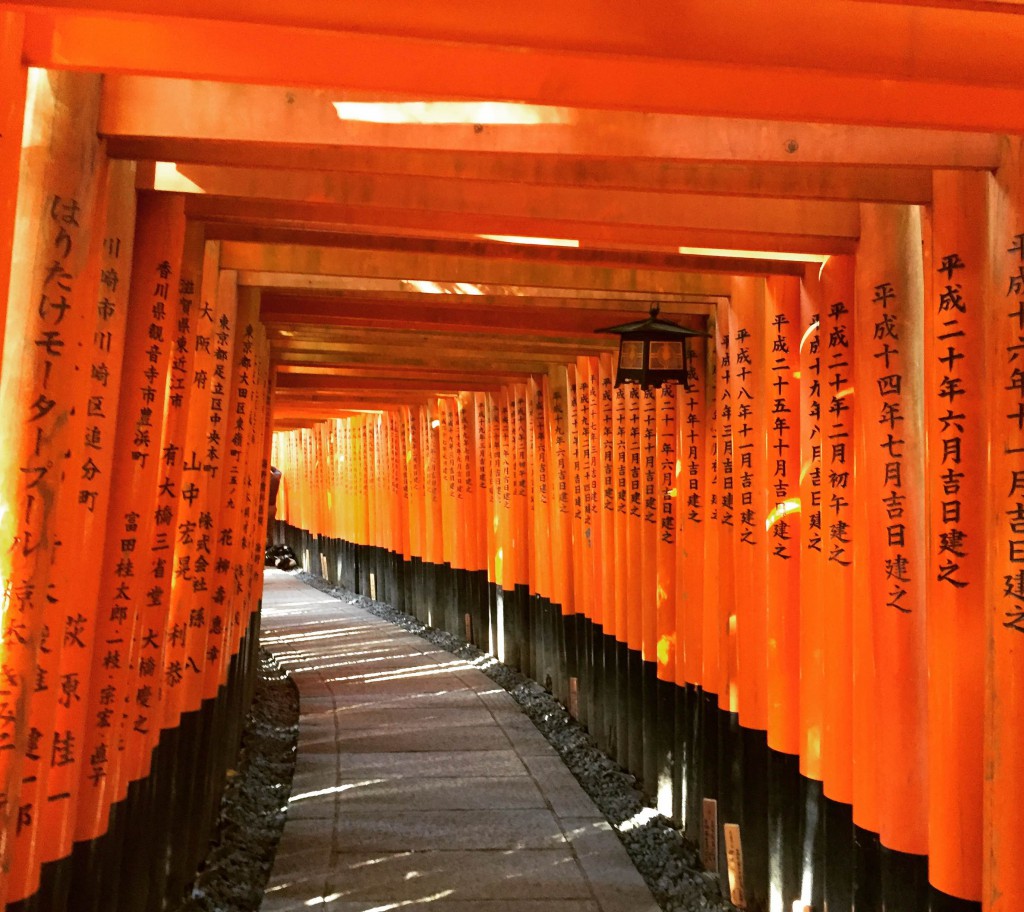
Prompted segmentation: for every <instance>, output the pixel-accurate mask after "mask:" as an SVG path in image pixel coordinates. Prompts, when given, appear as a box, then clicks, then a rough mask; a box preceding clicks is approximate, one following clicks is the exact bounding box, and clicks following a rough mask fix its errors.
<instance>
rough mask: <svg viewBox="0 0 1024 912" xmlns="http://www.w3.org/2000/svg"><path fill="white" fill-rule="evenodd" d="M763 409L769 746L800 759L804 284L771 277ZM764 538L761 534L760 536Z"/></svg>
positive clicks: (766, 302)
mask: <svg viewBox="0 0 1024 912" xmlns="http://www.w3.org/2000/svg"><path fill="white" fill-rule="evenodd" d="M763 332H764V336H765V338H764V344H763V346H762V351H763V353H764V354H763V358H764V363H763V366H762V370H763V375H764V387H763V389H764V408H765V428H766V434H767V444H768V447H767V451H768V452H767V457H766V464H765V465H766V471H765V473H764V485H765V489H766V493H767V498H768V499H767V507H768V515H767V516H766V518H765V522H764V525H765V536H766V538H767V541H768V566H767V577H766V579H767V582H766V586H765V591H766V595H767V601H768V617H767V625H766V631H767V638H766V643H767V665H768V689H767V718H766V721H767V726H768V745H769V747H772V748H774V749H775V750H778V751H782V752H783V753H786V754H798V753H799V752H800V731H799V730H800V570H801V550H802V549H801V538H800V519H801V517H800V512H799V508H800V506H801V504H800V430H801V411H800V385H801V365H800V338H801V336H802V335H803V328H802V326H801V321H800V283H799V282H798V281H797V280H796V279H789V278H781V277H772V278H769V279H768V281H767V285H766V289H765V319H764V326H763ZM758 531H759V532H760V530H758Z"/></svg>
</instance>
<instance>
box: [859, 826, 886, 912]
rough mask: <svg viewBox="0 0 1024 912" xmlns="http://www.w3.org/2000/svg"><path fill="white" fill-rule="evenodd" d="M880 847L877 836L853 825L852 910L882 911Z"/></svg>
mask: <svg viewBox="0 0 1024 912" xmlns="http://www.w3.org/2000/svg"><path fill="white" fill-rule="evenodd" d="M880 851H881V845H880V844H879V841H878V834H877V833H872V832H871V831H870V830H865V829H863V828H861V827H859V826H857V825H856V824H854V825H853V904H854V908H856V909H857V910H858V912H860V910H867V912H874V910H876V909H877V910H879V912H881V910H882V867H881V856H880Z"/></svg>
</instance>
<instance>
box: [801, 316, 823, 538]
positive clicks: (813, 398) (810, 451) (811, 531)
mask: <svg viewBox="0 0 1024 912" xmlns="http://www.w3.org/2000/svg"><path fill="white" fill-rule="evenodd" d="M820 348H821V326H820V324H819V322H818V314H812V315H811V317H810V320H809V322H808V325H807V327H806V329H805V330H804V334H803V338H802V339H801V341H800V374H801V378H800V379H801V393H802V395H801V413H802V417H803V421H801V425H800V426H801V444H802V449H801V456H802V460H801V462H802V465H801V475H802V477H803V479H804V481H803V483H802V484H801V489H800V497H801V503H802V513H803V516H804V522H805V528H806V535H805V537H804V539H803V545H804V548H805V549H806V550H807V551H814V552H816V553H818V554H821V553H822V547H821V542H822V526H821V449H822V445H821V401H822V400H821V350H820Z"/></svg>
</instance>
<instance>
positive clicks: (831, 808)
mask: <svg viewBox="0 0 1024 912" xmlns="http://www.w3.org/2000/svg"><path fill="white" fill-rule="evenodd" d="M274 540H275V541H284V542H285V543H286V544H288V545H289V546H290V547H291V548H292V549H293V550H294V551H295V552H296V554H298V555H300V557H301V556H303V553H304V552H303V550H302V549H306V550H307V551H308V553H309V554H310V564H309V566H307V568H306V569H307V570H309V571H310V572H312V573H315V574H319V573H320V572H321V566H320V563H319V554H321V553H323V554H325V555H326V556H327V560H328V570H329V576H334V575H335V574H337V579H332V582H336V583H340V584H341V585H344V586H347V587H348V588H351V589H354V590H355V591H359V592H362V593H363V594H366V595H369V583H368V580H369V573H370V572H371V571H372V572H374V574H375V578H376V580H377V587H378V588H377V595H378V598H380V599H382V600H389V601H391V603H392V604H395V603H396V601H401V605H402V606H403V610H405V611H406V612H408V613H411V614H414V615H415V616H416V617H417V619H419V620H420V621H422V622H423V623H427V624H430V625H431V626H435V627H443V628H445V629H447V630H449V632H451V633H454V634H456V635H458V636H463V637H464V636H465V615H466V614H467V613H469V614H470V616H471V619H472V627H473V631H472V638H473V641H474V643H475V644H476V645H478V646H480V647H481V648H490V649H491V651H494V649H495V648H496V645H497V626H498V618H499V609H500V612H501V615H502V616H503V618H504V622H503V631H502V632H503V635H504V647H505V661H506V662H507V663H508V664H510V665H513V666H519V667H522V666H521V665H520V662H522V663H525V664H526V665H527V666H528V670H529V671H530V673H531V674H532V675H533V676H534V678H535V680H538V681H539V683H541V684H542V685H544V686H545V687H548V688H550V689H551V691H552V693H554V694H555V696H557V697H558V698H559V699H560V700H562V702H563V703H565V704H566V705H568V703H569V680H570V678H577V679H578V681H579V692H578V699H579V710H578V714H579V717H580V718H579V721H580V722H581V723H583V724H585V725H586V726H587V728H588V729H589V730H590V732H591V734H592V735H593V736H594V738H595V740H596V741H597V742H598V744H600V745H601V746H602V748H603V749H605V750H606V751H607V752H608V753H609V754H610V755H611V756H612V757H614V758H615V759H616V760H617V761H618V762H619V763H620V764H621V765H622V766H623V767H624V768H625V769H627V770H629V771H630V772H632V773H633V774H634V775H635V776H636V777H637V779H638V781H639V782H640V783H641V784H642V786H643V789H644V791H645V792H646V793H647V795H648V796H649V797H650V798H652V799H654V798H656V796H657V790H658V783H659V781H661V782H664V781H665V771H666V770H668V771H669V779H670V781H671V782H672V783H673V804H672V809H671V813H672V816H673V818H674V819H675V820H676V821H677V822H678V823H681V824H682V825H683V826H684V828H685V832H686V835H687V836H688V837H689V838H690V839H691V840H693V841H694V842H699V839H700V833H701V824H702V819H703V799H704V798H715V799H717V800H718V802H719V804H718V819H719V824H720V825H721V824H722V823H739V824H740V834H741V838H742V843H743V851H744V868H745V880H746V882H745V887H746V892H747V898H748V908H749V909H751V910H757V909H768V908H770V906H771V902H772V897H776V898H781V900H782V906H781V907H782V908H783V909H784V910H786V912H789V910H790V909H791V908H792V907H793V902H794V901H795V900H797V899H800V900H802V901H803V902H805V903H807V904H809V905H810V906H811V907H812V908H813V909H814V910H816V912H818V910H822V912H824V910H827V912H981V904H980V903H976V902H969V901H966V900H962V899H957V898H955V897H951V896H948V895H946V894H944V893H941V892H939V891H937V890H935V889H933V888H931V887H930V886H929V885H928V884H927V859H926V858H924V857H922V856H916V855H909V854H906V853H902V852H893V851H891V850H889V849H887V848H886V847H885V846H883V845H881V844H880V843H879V840H878V837H877V835H875V834H873V833H870V832H868V831H866V830H862V829H859V828H857V827H855V826H854V824H853V819H852V812H851V808H850V806H849V805H846V804H842V803H839V802H836V801H832V800H830V799H828V798H826V797H825V796H824V794H823V791H822V784H821V783H820V782H817V781H815V780H812V779H808V778H806V777H805V776H803V775H801V774H800V771H799V762H798V760H797V758H796V757H793V756H790V755H786V754H782V753H780V752H778V751H775V750H772V749H771V748H769V747H768V744H767V738H766V736H765V733H764V732H760V731H754V730H751V729H746V728H744V727H742V726H741V725H740V724H739V719H738V717H737V716H736V715H735V714H733V713H730V712H727V711H725V710H723V709H721V708H720V707H719V705H718V697H717V695H716V694H712V693H706V692H704V691H703V690H702V689H701V688H700V687H697V686H695V685H687V686H686V687H679V686H677V685H674V684H670V683H668V682H664V681H658V680H657V675H656V666H655V665H654V663H651V662H644V661H643V658H642V656H641V655H640V653H639V652H638V651H637V650H633V649H630V648H629V647H628V646H627V645H626V644H625V643H622V642H619V641H618V640H616V639H615V638H614V637H612V636H610V635H608V634H607V633H606V632H605V631H604V630H603V629H602V628H601V626H600V625H597V624H594V623H592V622H591V621H589V620H588V619H587V618H586V617H585V616H583V615H582V614H575V615H564V614H563V613H562V611H561V609H560V607H559V606H558V605H554V604H552V603H551V602H550V601H548V600H546V599H542V598H538V597H536V596H530V595H529V594H528V593H527V592H526V590H525V588H524V587H517V589H516V590H515V591H512V592H508V591H502V590H500V589H499V588H498V587H495V586H494V585H491V584H488V583H487V582H486V574H482V573H481V574H474V573H470V572H468V571H462V570H453V569H452V568H450V567H441V566H434V565H432V564H429V563H427V562H424V561H421V560H419V559H418V558H414V559H413V560H411V561H402V560H401V559H396V558H397V556H396V555H390V554H388V553H387V552H383V551H381V550H380V549H372V548H365V547H359V546H354V545H351V544H349V543H347V542H335V541H331V540H323V539H321V540H316V539H312V538H311V537H310V536H307V535H305V534H304V533H301V532H299V531H298V530H295V529H290V528H288V527H287V526H284V525H283V524H278V527H277V529H275V539H274ZM385 556H386V561H385ZM382 562H383V563H382ZM339 563H340V567H341V569H340V570H335V569H331V568H332V567H334V566H336V565H337V564H339ZM385 563H386V566H387V571H386V573H383V574H382V572H381V571H382V568H383V567H384V565H385ZM382 575H383V577H384V582H383V584H382V582H381V579H382ZM382 585H383V587H384V588H381V587H382ZM388 592H393V593H397V595H395V596H393V598H392V599H388V598H387V596H386V593H388ZM395 607H399V605H398V604H395ZM453 607H454V608H455V609H456V610H453ZM478 627H479V628H480V629H479V630H478V629H477V628H478ZM485 631H486V633H485ZM524 670H527V669H524ZM549 679H550V680H549ZM111 832H112V833H113V832H114V827H113V826H112V830H111ZM720 832H721V829H720ZM719 846H720V859H719V865H720V870H721V871H723V872H724V871H725V846H724V840H721V839H720V841H719ZM96 854H97V855H98V856H99V855H102V852H97V853H96ZM110 857H111V858H113V859H119V858H123V854H122V853H121V852H120V851H112V852H111V853H110ZM73 861H74V862H75V863H76V864H78V865H79V866H82V867H87V862H86V861H82V860H80V859H79V858H78V856H77V855H76V856H75V858H74V859H73ZM76 870H77V868H76ZM77 882H80V881H79V877H78V876H77V875H75V876H73V877H72V883H77ZM76 908H77V907H76ZM100 908H102V909H103V912H106V907H102V906H101V907H98V909H100ZM98 909H97V912H98ZM17 912H35V910H29V909H27V908H25V909H20V908H19V909H18V910H17ZM40 912H49V910H40ZM61 912H63V910H61ZM83 912H93V909H92V908H86V907H83ZM125 912H136V910H127V909H126V910H125Z"/></svg>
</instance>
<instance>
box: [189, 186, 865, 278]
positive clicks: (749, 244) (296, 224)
mask: <svg viewBox="0 0 1024 912" xmlns="http://www.w3.org/2000/svg"><path fill="white" fill-rule="evenodd" d="M186 208H187V211H188V213H189V215H190V216H191V217H193V218H195V219H197V220H199V221H203V222H204V223H205V224H206V230H207V236H208V237H211V238H217V239H220V240H249V239H250V235H248V234H246V233H247V232H249V233H252V232H254V231H256V230H257V229H258V228H260V227H265V228H279V227H282V226H284V227H288V228H291V229H293V230H312V231H315V230H324V231H338V230H339V229H340V230H343V231H348V232H360V233H363V234H396V233H400V234H403V235H408V236H415V237H428V238H429V237H433V238H459V239H468V238H476V237H477V236H478V235H480V234H491V235H495V234H497V235H510V236H519V237H545V238H568V239H571V240H578V241H579V242H580V244H581V245H582V246H586V247H598V248H602V249H617V248H623V249H629V250H658V251H665V250H677V249H678V248H679V247H696V248H702V247H703V248H720V249H729V250H759V251H776V252H782V253H809V254H825V255H830V254H838V253H853V252H854V250H855V249H856V240H855V238H853V237H838V236H821V235H799V234H781V233H779V232H776V231H768V232H757V231H740V230H737V229H731V230H722V229H715V228H693V227H675V226H670V227H663V226H650V225H633V224H628V223H609V222H583V221H580V220H578V219H571V218H567V219H555V218H523V217H515V216H508V215H506V216H500V217H499V216H495V215H479V214H476V213H456V212H444V211H439V210H434V211H431V210H426V209H422V210H415V209H406V210H394V209H385V208H382V207H373V206H335V205H329V204H316V203H293V202H282V201H271V200H249V199H240V198H226V197H208V196H202V195H191V196H189V197H188V202H187V207H186ZM692 262H693V265H694V269H697V270H700V271H711V272H716V271H722V269H723V268H726V269H729V268H732V269H733V271H737V270H739V271H743V272H748V271H749V270H750V267H751V265H752V264H727V263H726V264H723V263H722V261H721V260H719V259H715V260H707V261H705V262H702V261H701V260H700V259H699V258H698V259H695V260H693V261H692ZM766 269H771V267H770V266H768V267H766V266H765V265H764V264H763V263H762V264H761V266H760V267H759V270H758V271H762V272H763V271H765V270H766Z"/></svg>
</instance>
